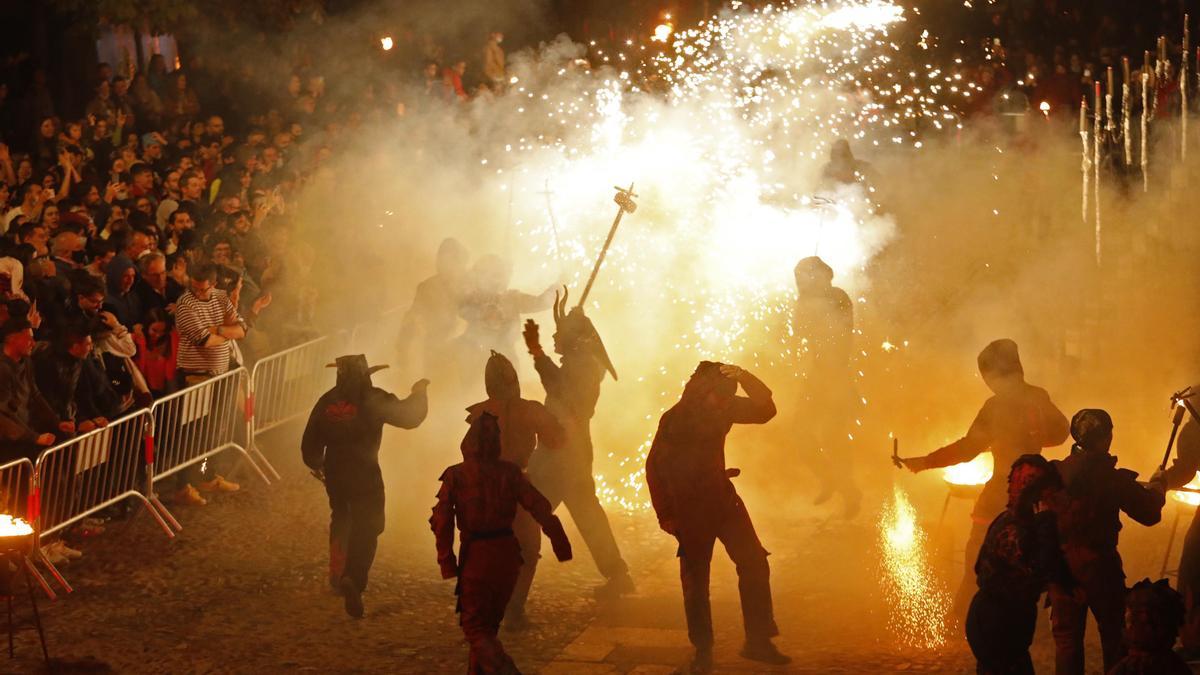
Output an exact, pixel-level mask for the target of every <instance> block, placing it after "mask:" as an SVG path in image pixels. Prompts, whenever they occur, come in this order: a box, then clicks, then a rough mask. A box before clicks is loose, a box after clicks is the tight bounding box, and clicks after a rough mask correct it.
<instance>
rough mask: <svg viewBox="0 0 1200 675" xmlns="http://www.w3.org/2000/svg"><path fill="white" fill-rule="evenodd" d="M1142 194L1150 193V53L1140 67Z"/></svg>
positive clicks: (1147, 53)
mask: <svg viewBox="0 0 1200 675" xmlns="http://www.w3.org/2000/svg"><path fill="white" fill-rule="evenodd" d="M1141 160H1142V161H1141V165H1142V192H1149V191H1150V52H1146V55H1145V63H1144V64H1143V66H1142V156H1141Z"/></svg>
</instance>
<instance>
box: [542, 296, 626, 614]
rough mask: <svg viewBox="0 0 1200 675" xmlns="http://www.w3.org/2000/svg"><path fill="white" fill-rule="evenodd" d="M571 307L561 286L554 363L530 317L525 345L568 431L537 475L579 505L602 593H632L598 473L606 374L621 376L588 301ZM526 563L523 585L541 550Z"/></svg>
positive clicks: (557, 496) (557, 497)
mask: <svg viewBox="0 0 1200 675" xmlns="http://www.w3.org/2000/svg"><path fill="white" fill-rule="evenodd" d="M566 306H567V293H566V290H565V289H564V292H563V294H562V298H561V299H560V298H559V297H558V293H557V292H556V293H555V295H554V307H553V309H554V323H555V331H554V351H555V352H556V353H557V354H559V356H561V357H562V362H561V365H560V364H556V363H554V360H553V359H551V358H550V357H549V356H547V355H546V352H545V351H544V350H543V349H542V344H541V339H540V337H539V335H538V325H537V323H535V322H534V321H533V320H532V319H530V320H528V321H526V322H525V331H524V338H525V346H526V347H528V349H529V353H530V354H531V355H533V365H534V369H536V370H537V373H538V376H539V377H540V378H541V381H542V387H543V388H544V389H545V390H546V409H547V410H549V411H550V414H551V415H554V418H555V419H557V420H558V422H559V424H561V425H562V427H563V431H564V432H565V437H564V442H563V447H562V450H561V451H559V452H536V453H534V455H533V457H532V458H531V460H530V462H529V477H530V480H532V481H533V484H534V485H536V486H537V488H538V489H539V490H541V491H542V493H543V494H545V495H546V498H547V499H549V500H550V504H551V506H553V507H554V508H558V505H559V504H566V506H567V510H568V511H570V512H571V519H572V520H574V521H575V525H576V527H578V528H579V534H580V535H582V536H583V541H584V543H585V544H587V547H588V551H589V552H590V553H591V554H592V560H594V561H595V562H596V567H597V568H598V569H599V570H600V573H601V574H603V575H604V577H605V579H606V580H607V581H606V582H605V584H604V585H602V586H600V587H599V588H597V589H596V593H597V595H598V596H600V597H611V596H616V595H624V594H628V593H632V592H633V591H634V586H633V579H632V578H630V576H629V566H628V565H626V564H625V560H624V559H623V558H621V551H620V549H618V548H617V540H616V538H615V537H613V533H612V527H611V526H610V525H609V523H608V516H607V515H606V514H605V513H604V508H603V507H602V506H600V500H599V499H597V498H596V480H595V478H594V477H593V476H592V431H591V422H592V415H594V414H595V412H596V402H597V401H598V400H599V398H600V383H601V382H603V381H604V374H605V373H609V374H611V375H612V377H613V379H614V380H615V379H616V378H617V372H616V370H615V369H614V368H613V365H612V361H610V360H609V358H608V352H607V351H606V350H605V349H604V342H603V341H601V339H600V333H598V332H597V331H596V327H595V326H594V325H592V321H591V319H589V318H587V316H586V315H585V314H584V313H583V308H582V307H575V308H574V309H572V310H570V311H569V312H568V311H567V309H566ZM525 562H526V564H525V566H524V567H523V568H521V575H522V581H521V582H520V583H521V585H522V587H528V585H529V584H531V583H532V578H533V575H534V573H535V572H536V569H537V557H536V556H532V557H530V558H529V559H528V560H526V561H525ZM526 575H528V579H526V578H525V577H526Z"/></svg>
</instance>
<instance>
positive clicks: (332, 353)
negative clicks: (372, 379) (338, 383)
mask: <svg viewBox="0 0 1200 675" xmlns="http://www.w3.org/2000/svg"><path fill="white" fill-rule="evenodd" d="M345 342H346V340H345V339H344V336H343V335H341V334H338V335H327V336H325V337H322V338H318V339H316V340H313V341H311V342H306V343H304V344H302V345H297V346H295V347H292V348H291V349H286V350H284V351H282V352H279V353H278V354H272V355H271V356H268V357H266V358H263V359H260V360H259V361H258V363H255V364H254V371H253V373H252V375H251V389H252V391H253V392H254V410H253V424H252V428H253V431H252V433H253V434H254V435H257V434H259V433H262V432H264V431H268V430H270V429H273V428H275V427H277V426H279V425H281V424H285V423H287V422H289V421H291V420H293V419H296V418H297V417H300V416H302V415H307V414H308V413H309V411H310V410H312V407H313V405H315V404H316V402H317V398H319V397H320V396H321V394H324V393H325V392H326V391H327V390H328V389H329V388H331V387H332V386H333V383H334V380H335V379H336V375H337V373H336V372H335V371H334V370H333V369H332V368H326V367H325V366H326V365H327V364H330V363H333V360H334V359H336V358H337V357H338V356H339V355H340V354H341V352H342V350H343V349H344V345H345Z"/></svg>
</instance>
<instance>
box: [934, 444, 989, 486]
mask: <svg viewBox="0 0 1200 675" xmlns="http://www.w3.org/2000/svg"><path fill="white" fill-rule="evenodd" d="M994 463H995V462H994V460H993V459H992V453H990V452H985V453H983V454H982V455H980V456H978V457H976V458H975V459H973V460H971V461H969V462H963V463H962V464H955V465H954V466H948V467H946V468H944V469H942V480H944V481H946V482H947V483H949V484H951V485H983V484H984V483H986V482H988V481H989V480H991V479H992V473H993V472H994V470H995V469H994Z"/></svg>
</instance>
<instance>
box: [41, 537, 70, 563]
mask: <svg viewBox="0 0 1200 675" xmlns="http://www.w3.org/2000/svg"><path fill="white" fill-rule="evenodd" d="M57 543H58V542H54V544H57ZM54 544H46V545H45V546H43V547H42V557H43V558H45V559H46V561H47V562H49V563H50V564H51V565H54V566H55V567H57V566H59V565H63V564H66V563H67V562H69V561H68V559H67V557H66V556H65V555H63V554H62V553H61V552H59V550H58V547H56V546H55V545H54Z"/></svg>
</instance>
